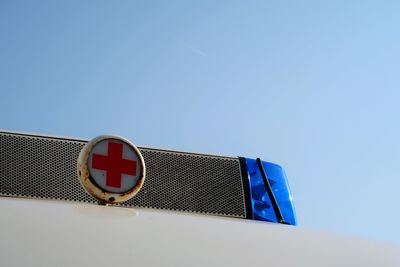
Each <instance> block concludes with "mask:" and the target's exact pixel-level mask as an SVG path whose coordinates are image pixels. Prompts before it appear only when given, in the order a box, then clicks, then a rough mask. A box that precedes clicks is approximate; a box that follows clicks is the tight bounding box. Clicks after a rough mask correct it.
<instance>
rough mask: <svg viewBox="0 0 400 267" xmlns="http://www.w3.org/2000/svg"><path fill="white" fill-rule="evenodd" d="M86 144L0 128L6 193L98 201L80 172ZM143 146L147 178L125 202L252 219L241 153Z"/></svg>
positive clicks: (0, 175)
mask: <svg viewBox="0 0 400 267" xmlns="http://www.w3.org/2000/svg"><path fill="white" fill-rule="evenodd" d="M86 143H87V141H86V140H78V139H71V138H64V137H50V136H37V135H32V134H24V133H12V132H4V131H0V196H16V197H28V198H41V199H57V200H67V201H78V202H88V203H97V201H96V200H95V199H94V198H93V197H92V196H90V195H89V194H88V193H87V192H86V191H85V190H84V189H83V187H82V186H81V185H80V183H79V179H78V177H77V173H76V164H77V158H78V155H79V152H80V151H81V149H82V147H83V146H84V145H85V144H86ZM139 149H140V151H141V153H142V155H143V157H144V160H145V164H146V169H147V174H146V181H145V184H144V187H143V188H142V190H141V191H140V192H139V193H138V194H137V195H136V196H135V197H134V198H132V199H131V200H129V201H127V202H124V203H123V204H121V205H122V206H128V207H146V208H155V209H166V210H176V211H185V212H195V213H205V214H213V215H222V216H230V217H239V218H246V205H245V196H244V189H243V188H244V187H243V180H242V173H241V167H240V162H239V159H238V158H232V157H222V156H212V155H203V154H195V153H187V152H177V151H169V150H163V149H156V148H146V147H139Z"/></svg>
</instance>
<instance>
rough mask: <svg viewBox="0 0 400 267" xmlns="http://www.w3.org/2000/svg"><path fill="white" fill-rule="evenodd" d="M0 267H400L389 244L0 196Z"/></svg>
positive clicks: (168, 214) (203, 218)
mask: <svg viewBox="0 0 400 267" xmlns="http://www.w3.org/2000/svg"><path fill="white" fill-rule="evenodd" d="M0 212H1V219H0V237H1V238H0V261H1V262H0V263H1V266H202V267H205V266H248V267H250V266H292V267H293V266H309V267H311V266H400V248H399V247H396V246H392V245H390V244H386V243H381V242H373V241H368V240H365V239H361V238H355V237H343V236H338V235H330V234H327V233H321V232H314V231H309V230H305V229H302V228H300V227H290V226H284V225H276V224H270V223H263V222H254V221H247V220H241V219H227V218H220V217H211V216H203V215H187V214H182V213H173V212H166V211H155V210H147V209H130V208H119V207H118V208H117V207H101V206H96V205H90V204H79V203H67V202H60V201H44V200H28V199H13V198H0Z"/></svg>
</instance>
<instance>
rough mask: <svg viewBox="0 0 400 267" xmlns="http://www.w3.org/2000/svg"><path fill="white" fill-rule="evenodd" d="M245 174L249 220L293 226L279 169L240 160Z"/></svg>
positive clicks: (289, 200) (291, 208) (292, 213)
mask: <svg viewBox="0 0 400 267" xmlns="http://www.w3.org/2000/svg"><path fill="white" fill-rule="evenodd" d="M241 161H242V162H243V163H244V164H242V166H243V165H244V166H245V168H246V172H247V178H248V184H249V194H250V202H251V211H252V219H255V220H261V221H269V222H277V223H283V224H290V225H296V224H297V220H296V213H295V209H294V205H293V200H292V196H291V193H290V189H289V185H288V182H287V179H286V175H285V172H284V170H283V168H282V167H281V166H279V165H277V164H274V163H270V162H265V161H261V160H260V159H256V160H254V159H249V158H241Z"/></svg>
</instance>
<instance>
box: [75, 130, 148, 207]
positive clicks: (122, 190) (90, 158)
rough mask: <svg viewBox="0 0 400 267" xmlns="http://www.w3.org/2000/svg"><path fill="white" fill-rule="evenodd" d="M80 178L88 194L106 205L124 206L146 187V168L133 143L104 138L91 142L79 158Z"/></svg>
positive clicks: (111, 136) (121, 139) (106, 136)
mask: <svg viewBox="0 0 400 267" xmlns="http://www.w3.org/2000/svg"><path fill="white" fill-rule="evenodd" d="M78 176H79V180H80V182H81V184H82V185H83V186H84V188H85V189H86V191H87V192H88V193H89V194H91V195H92V196H93V197H95V198H96V199H97V200H99V201H100V202H102V203H121V202H124V201H127V200H129V199H131V198H132V197H133V196H135V195H136V194H137V193H138V192H139V190H140V189H141V188H142V187H143V184H144V179H145V176H146V167H145V164H144V159H143V156H142V154H141V153H140V150H139V149H138V148H137V147H136V146H135V145H134V144H132V143H131V142H130V141H129V140H127V139H125V138H123V137H119V136H113V135H102V136H98V137H96V138H94V139H92V140H90V141H89V142H88V143H87V144H86V145H85V146H84V147H83V148H82V150H81V152H80V153H79V157H78Z"/></svg>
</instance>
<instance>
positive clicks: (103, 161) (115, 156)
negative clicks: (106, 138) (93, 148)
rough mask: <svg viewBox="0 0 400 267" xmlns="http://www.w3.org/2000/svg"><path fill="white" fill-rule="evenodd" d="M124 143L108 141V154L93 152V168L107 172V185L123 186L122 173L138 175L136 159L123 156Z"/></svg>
mask: <svg viewBox="0 0 400 267" xmlns="http://www.w3.org/2000/svg"><path fill="white" fill-rule="evenodd" d="M122 150H123V145H122V144H120V143H114V142H111V141H110V142H108V155H106V156H104V155H99V154H93V158H92V168H94V169H98V170H103V171H106V172H107V176H106V185H107V186H111V187H116V188H121V180H122V174H128V175H133V176H135V175H136V161H134V160H128V159H123V158H122Z"/></svg>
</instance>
